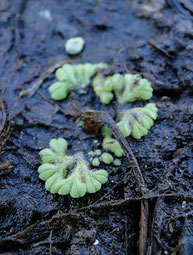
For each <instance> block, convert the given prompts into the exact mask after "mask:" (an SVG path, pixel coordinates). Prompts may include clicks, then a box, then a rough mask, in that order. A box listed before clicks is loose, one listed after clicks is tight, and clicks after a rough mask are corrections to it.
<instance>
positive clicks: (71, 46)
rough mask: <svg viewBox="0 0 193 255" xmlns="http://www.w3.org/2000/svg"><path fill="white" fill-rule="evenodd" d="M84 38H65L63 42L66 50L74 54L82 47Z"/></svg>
mask: <svg viewBox="0 0 193 255" xmlns="http://www.w3.org/2000/svg"><path fill="white" fill-rule="evenodd" d="M84 44H85V42H84V39H83V38H82V37H74V38H70V39H68V40H67V42H66V44H65V49H66V52H67V53H69V54H71V55H76V54H78V53H80V52H81V51H82V49H83V48H84Z"/></svg>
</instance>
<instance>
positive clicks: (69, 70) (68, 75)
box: [49, 63, 107, 100]
mask: <svg viewBox="0 0 193 255" xmlns="http://www.w3.org/2000/svg"><path fill="white" fill-rule="evenodd" d="M106 67H107V65H106V64H103V63H99V64H90V63H87V64H79V65H69V64H65V65H63V66H62V67H61V68H59V69H57V71H56V78H57V79H58V81H57V82H54V83H53V84H52V85H51V86H50V87H49V92H50V94H51V97H52V98H53V99H54V100H63V99H65V98H66V97H67V96H68V94H69V93H70V90H71V89H75V88H79V87H80V88H85V87H87V86H88V85H89V83H90V79H91V78H92V76H93V75H95V74H96V72H97V71H98V70H100V69H104V68H106Z"/></svg>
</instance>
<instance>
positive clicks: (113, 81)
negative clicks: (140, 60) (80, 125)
mask: <svg viewBox="0 0 193 255" xmlns="http://www.w3.org/2000/svg"><path fill="white" fill-rule="evenodd" d="M92 85H93V88H94V91H95V93H96V94H97V96H99V98H100V100H101V102H102V103H104V104H109V103H110V102H111V101H112V99H113V97H114V94H113V92H114V93H115V95H116V98H117V99H118V101H119V103H122V104H125V103H128V102H133V101H136V100H141V99H142V100H148V99H150V98H151V97H152V91H153V89H152V87H151V84H150V82H149V81H148V80H147V79H143V78H142V77H141V76H140V75H139V74H125V75H121V74H118V73H117V74H114V75H111V76H108V77H105V76H103V75H102V74H98V75H96V77H95V78H94V79H93V83H92Z"/></svg>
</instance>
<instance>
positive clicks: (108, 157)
mask: <svg viewBox="0 0 193 255" xmlns="http://www.w3.org/2000/svg"><path fill="white" fill-rule="evenodd" d="M101 160H102V162H103V163H105V164H111V163H112V162H113V157H112V156H111V154H109V153H106V152H104V153H103V154H102V155H101Z"/></svg>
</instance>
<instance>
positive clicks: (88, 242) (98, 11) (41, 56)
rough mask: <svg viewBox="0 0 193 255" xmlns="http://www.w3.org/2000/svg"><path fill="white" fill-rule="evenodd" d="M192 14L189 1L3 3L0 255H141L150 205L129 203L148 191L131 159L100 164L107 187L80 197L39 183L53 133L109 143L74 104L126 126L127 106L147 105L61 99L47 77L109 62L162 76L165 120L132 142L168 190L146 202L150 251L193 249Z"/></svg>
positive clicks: (147, 170)
mask: <svg viewBox="0 0 193 255" xmlns="http://www.w3.org/2000/svg"><path fill="white" fill-rule="evenodd" d="M192 14H193V3H192V1H188V0H187V1H180V0H176V1H173V0H168V1H164V0H159V1H139V0H136V1H115V0H114V1H108V0H105V1H102V0H101V1H91V0H82V1H75V0H69V1H64V0H56V1H52V0H33V1H32V0H20V1H19V0H13V1H11V0H1V1H0V89H1V91H0V93H1V94H0V99H1V101H0V150H1V152H0V163H1V164H0V254H81V255H82V254H89V255H91V254H93V255H94V254H116V255H122V254H138V246H139V221H140V203H139V200H135V199H133V200H132V199H131V201H130V202H129V201H128V200H127V201H126V199H127V198H139V193H138V187H137V184H136V181H135V178H134V176H133V174H132V172H131V173H130V174H129V175H128V177H127V178H125V179H124V176H125V175H126V174H127V173H128V171H130V169H131V168H132V166H131V165H130V164H129V162H128V160H127V158H123V160H122V165H121V167H113V166H105V165H104V166H103V165H101V167H102V168H104V169H106V170H107V171H108V172H109V182H108V184H106V185H103V188H102V189H101V190H100V191H99V192H97V193H96V194H94V195H86V196H85V197H83V198H81V199H72V198H70V197H68V196H65V197H63V196H59V195H52V194H50V193H49V192H47V191H46V190H45V188H44V183H43V182H42V181H41V180H40V179H39V178H38V172H37V169H38V166H39V164H40V159H39V155H38V153H39V151H40V150H41V149H42V148H45V147H47V146H48V143H49V140H50V139H51V138H58V137H64V138H65V139H66V140H67V141H68V143H69V150H68V152H69V153H75V152H78V151H80V150H81V151H83V152H84V154H85V156H86V155H87V153H88V151H90V150H94V149H95V148H100V145H99V146H98V147H97V146H96V144H94V143H93V141H94V140H96V139H98V140H99V141H100V142H101V137H100V136H98V137H97V138H96V136H94V135H91V134H87V133H85V132H83V131H82V130H81V129H79V128H78V126H77V123H76V122H77V120H78V118H77V117H76V116H75V115H74V117H73V116H72V115H73V111H74V106H75V108H76V109H84V108H86V107H89V108H91V109H95V110H103V111H107V112H108V113H109V114H110V115H111V116H112V117H113V118H114V119H115V120H116V117H117V116H118V113H119V112H120V111H121V110H122V109H123V108H124V107H127V108H128V107H133V106H143V105H144V104H145V103H144V102H135V103H131V104H127V105H126V106H122V105H117V103H116V101H114V102H113V103H112V104H110V105H108V106H104V105H102V104H101V103H100V101H99V99H98V98H96V97H95V95H94V93H93V91H92V88H88V89H87V90H76V91H72V92H71V93H70V95H69V97H68V98H67V100H65V101H62V102H54V101H53V100H51V98H50V95H49V92H48V90H47V88H48V86H49V85H50V84H51V83H52V82H53V81H54V79H55V77H54V73H51V72H48V73H47V70H50V69H49V68H50V67H52V66H54V65H55V64H57V63H59V62H61V61H63V62H66V63H73V64H75V63H86V62H91V63H98V62H105V63H108V64H109V65H112V66H113V67H114V68H115V69H118V70H119V71H120V72H125V71H133V72H139V73H142V74H143V75H144V76H145V77H148V79H150V80H151V81H152V84H153V88H154V95H153V98H152V99H151V100H150V101H151V102H154V103H156V105H157V107H158V109H159V115H158V119H157V120H156V121H155V125H154V126H153V128H151V130H150V131H149V133H148V135H147V136H145V137H144V138H142V139H140V140H139V141H136V140H134V139H132V138H128V142H129V143H130V146H131V148H132V150H133V152H134V154H135V156H136V158H137V160H138V163H139V166H140V168H141V171H142V174H143V177H144V179H145V182H146V184H147V186H148V189H149V190H152V193H151V195H152V194H154V195H157V194H160V195H161V197H159V198H157V197H156V196H155V197H151V198H148V202H149V206H150V215H149V221H148V240H147V244H146V252H145V253H146V254H192V253H191V251H192V250H191V249H192V246H191V243H192V239H191V236H192V231H193V228H191V227H190V228H187V226H192V225H191V224H192V213H193V206H192V201H193V192H192V188H193V183H192V178H193V149H192V133H193V125H192V124H193V67H192V61H193V41H192V38H193V15H192ZM72 36H82V37H83V38H84V39H85V42H86V47H85V49H84V51H83V52H82V53H81V54H79V55H78V56H75V57H70V56H68V55H67V54H66V53H65V50H64V44H65V40H66V39H67V38H69V37H72ZM44 74H45V75H44ZM41 77H43V78H42V80H43V82H42V84H41V86H40V87H39V88H38V89H37V90H36V91H34V93H32V94H26V95H23V96H21V91H23V90H26V89H29V88H31V87H32V86H34V84H35V83H36V82H38V81H39V79H41ZM115 185H116V186H115ZM164 194H173V195H172V196H165V195H164ZM162 195H163V196H162ZM103 196H105V197H103ZM101 198H102V203H103V205H102V204H101V201H100V199H101ZM98 200H99V202H98ZM114 200H116V203H115V202H113V201H114ZM121 201H122V202H121ZM95 202H96V204H95V206H91V207H86V206H88V205H91V204H93V203H95ZM113 203H114V204H113ZM82 207H84V208H83V209H79V208H82ZM78 209H79V210H78ZM187 229H188V230H187Z"/></svg>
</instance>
